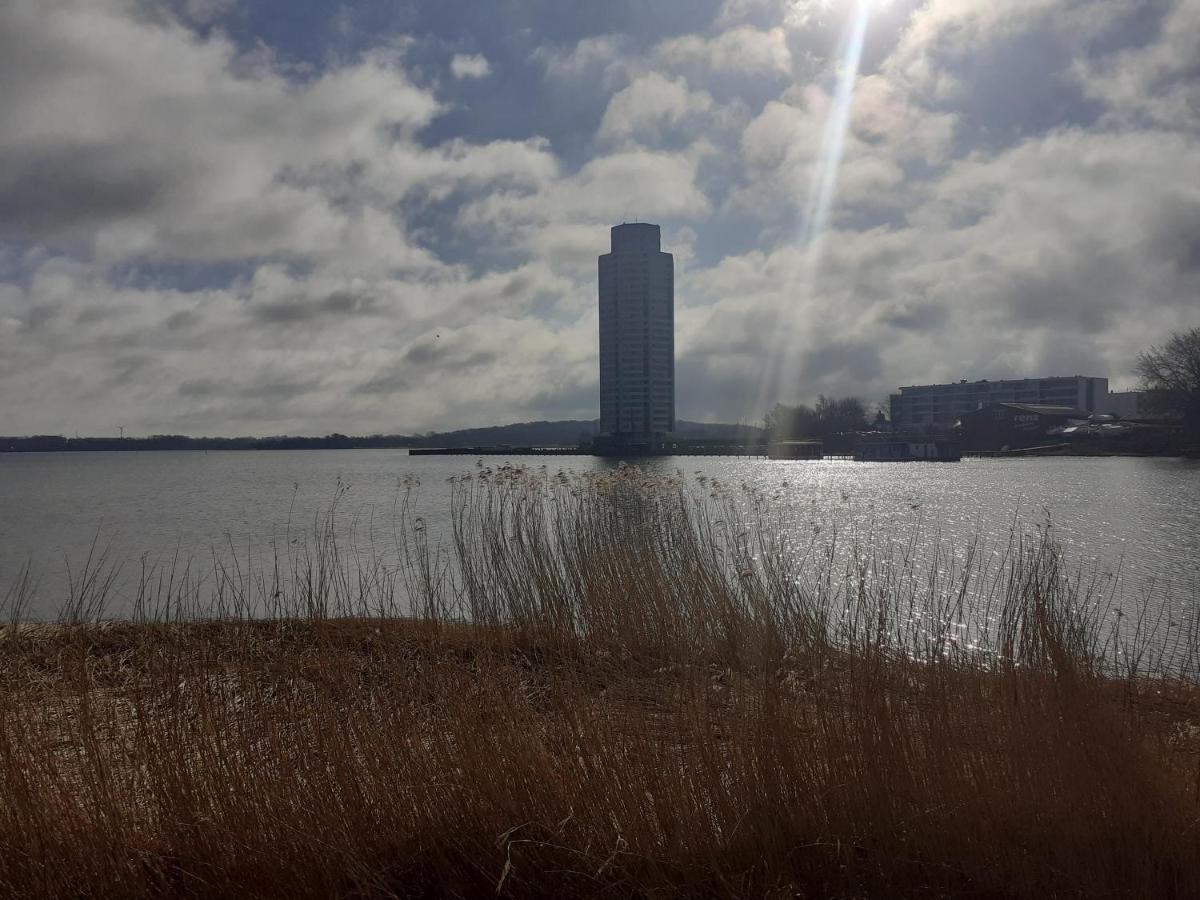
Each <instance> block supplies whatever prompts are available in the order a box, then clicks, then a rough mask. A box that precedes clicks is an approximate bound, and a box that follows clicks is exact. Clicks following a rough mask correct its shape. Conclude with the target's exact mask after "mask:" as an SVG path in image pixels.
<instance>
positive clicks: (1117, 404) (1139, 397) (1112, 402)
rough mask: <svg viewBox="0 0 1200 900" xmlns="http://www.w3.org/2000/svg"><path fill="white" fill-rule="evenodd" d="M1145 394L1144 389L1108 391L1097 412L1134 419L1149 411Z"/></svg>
mask: <svg viewBox="0 0 1200 900" xmlns="http://www.w3.org/2000/svg"><path fill="white" fill-rule="evenodd" d="M1147 396H1148V395H1147V393H1146V392H1145V391H1109V393H1108V396H1107V397H1105V398H1104V402H1103V404H1102V406H1101V408H1100V409H1098V410H1097V412H1102V413H1108V414H1109V415H1113V416H1120V417H1121V418H1122V419H1136V418H1139V417H1141V416H1145V415H1148V414H1149V412H1150V410H1149V409H1147V403H1146V398H1147Z"/></svg>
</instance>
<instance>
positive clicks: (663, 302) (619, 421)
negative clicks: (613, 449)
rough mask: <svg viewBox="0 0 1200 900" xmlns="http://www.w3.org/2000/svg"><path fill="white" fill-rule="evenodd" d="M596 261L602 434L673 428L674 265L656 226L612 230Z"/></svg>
mask: <svg viewBox="0 0 1200 900" xmlns="http://www.w3.org/2000/svg"><path fill="white" fill-rule="evenodd" d="M611 235H612V237H611V240H612V249H611V251H610V252H609V253H605V254H604V255H603V256H601V257H600V433H601V434H607V435H620V436H629V437H653V436H654V435H661V434H666V433H668V432H671V431H674V430H675V261H674V259H673V258H672V256H671V254H670V253H663V252H662V249H661V246H662V238H661V234H660V231H659V227H658V226H657V225H649V224H642V223H638V224H632V225H630V224H626V225H616V226H614V227H613V228H612V232H611Z"/></svg>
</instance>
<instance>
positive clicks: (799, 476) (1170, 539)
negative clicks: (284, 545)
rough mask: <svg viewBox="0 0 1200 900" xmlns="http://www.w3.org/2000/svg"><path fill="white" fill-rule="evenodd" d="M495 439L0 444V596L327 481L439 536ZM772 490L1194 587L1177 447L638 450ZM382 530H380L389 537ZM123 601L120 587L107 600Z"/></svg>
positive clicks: (1196, 478) (348, 505)
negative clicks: (1144, 454)
mask: <svg viewBox="0 0 1200 900" xmlns="http://www.w3.org/2000/svg"><path fill="white" fill-rule="evenodd" d="M505 461H506V459H505V457H496V456H492V457H487V458H485V459H483V460H479V461H477V460H476V459H475V458H473V457H470V456H444V457H438V456H419V457H410V456H408V454H407V452H406V451H403V450H348V451H347V450H327V451H275V452H264V451H245V452H240V451H227V452H212V453H205V452H195V451H187V452H118V453H62V454H57V453H44V454H43V453H28V454H21V453H17V454H0V596H2V595H3V593H4V591H5V590H6V589H7V588H8V587H9V586H10V585H11V584H12V583H13V581H14V580H15V578H16V577H17V574H18V572H19V571H20V570H21V568H22V567H23V566H24V565H25V564H27V563H28V564H29V565H30V566H31V568H32V571H33V573H34V576H35V577H36V579H37V583H38V590H37V595H36V604H35V606H34V607H33V609H32V610H31V614H32V615H35V616H37V617H47V616H52V615H54V613H55V611H56V610H57V609H58V606H59V604H60V603H61V602H62V599H63V597H64V596H65V594H66V591H67V584H68V573H73V574H74V576H75V577H76V578H78V572H79V570H80V567H81V566H82V564H83V562H84V561H85V559H86V558H87V556H88V553H89V548H90V547H91V546H92V544H93V542H96V545H97V547H99V548H103V549H105V550H106V553H107V558H108V560H109V562H111V563H113V564H119V565H120V566H121V572H120V574H119V576H118V580H117V587H118V591H117V594H118V597H120V596H121V592H122V591H123V590H127V589H128V585H129V583H130V581H131V580H133V577H134V575H135V573H136V572H137V571H138V570H139V568H140V565H141V560H142V559H143V558H146V559H149V560H151V561H154V560H169V559H170V558H171V557H172V556H173V555H174V554H176V553H179V554H180V555H181V557H185V558H186V557H194V558H197V559H200V560H205V559H211V555H212V552H213V550H214V549H216V550H218V551H220V550H221V548H226V549H228V548H229V547H231V546H232V547H233V548H235V549H236V550H237V552H239V553H242V554H245V553H250V554H252V555H253V554H258V553H263V552H266V551H267V550H269V547H270V544H271V541H272V539H276V540H278V539H280V538H281V537H283V538H285V539H287V540H295V539H297V537H298V536H303V535H304V534H306V533H311V530H312V525H313V522H314V521H315V520H317V519H319V518H321V517H322V516H323V515H325V514H326V513H327V512H328V511H329V509H330V506H331V504H332V503H333V500H334V498H335V496H336V495H340V499H339V501H338V516H337V523H338V524H337V528H338V529H339V531H342V532H344V533H345V534H346V535H347V539H348V540H350V541H352V542H355V543H361V542H364V541H365V542H368V543H370V542H372V541H378V540H379V539H380V535H390V534H391V528H392V523H393V519H394V509H395V504H396V502H397V500H398V498H399V497H400V496H401V495H402V493H403V491H404V490H405V486H404V485H405V480H406V478H407V479H409V480H410V481H411V480H413V479H415V480H416V481H417V482H419V486H417V487H416V488H415V490H416V494H415V504H416V508H417V510H418V511H419V512H420V513H421V514H422V515H423V516H424V517H425V520H426V522H427V523H428V533H429V534H430V535H431V536H432V537H433V538H434V539H435V540H436V539H438V537H439V536H441V535H444V534H445V527H446V525H447V523H448V517H449V498H450V488H449V483H448V479H450V478H452V477H453V476H456V475H462V474H467V473H471V472H475V471H477V470H478V467H479V465H483V466H491V467H495V466H498V465H501V464H503V463H504V462H505ZM511 462H513V463H518V464H521V465H525V466H528V467H532V468H538V467H542V466H545V467H546V469H547V470H548V471H549V472H551V473H554V472H558V471H567V472H583V471H587V470H593V469H602V468H607V467H611V466H613V465H615V463H614V462H612V461H611V460H604V459H597V458H593V457H587V456H561V457H545V456H540V457H513V458H512V459H511ZM639 464H640V465H642V466H643V468H645V469H647V470H649V471H652V472H666V473H673V472H681V473H683V474H684V475H685V477H686V478H687V479H688V480H689V481H690V482H691V483H692V484H694V485H695V489H696V490H697V491H704V490H709V489H710V486H711V484H712V482H713V480H716V481H718V482H720V483H721V484H723V485H726V486H737V487H740V486H742V485H748V486H751V487H753V488H755V489H757V490H758V491H760V492H761V493H762V494H763V495H764V496H768V497H770V498H772V500H771V503H772V508H773V510H774V512H775V514H776V516H777V517H778V518H777V522H778V526H777V527H779V528H782V529H785V530H788V531H791V532H794V533H795V534H796V535H797V536H798V537H799V538H801V539H804V538H805V536H811V535H812V534H814V533H822V534H830V533H833V532H835V531H836V532H839V533H841V534H847V533H855V534H858V535H859V536H860V537H862V536H866V539H867V540H873V541H881V542H883V541H897V540H905V539H908V538H909V537H911V536H912V535H913V534H914V531H915V532H916V533H917V534H918V535H920V536H921V539H922V540H925V539H932V538H933V537H934V536H935V535H936V536H939V537H940V539H941V540H942V541H944V542H945V543H947V544H948V545H950V546H953V547H959V548H961V547H965V546H966V544H967V543H968V542H969V541H970V540H971V538H972V537H979V538H981V539H982V540H983V541H984V542H985V545H987V546H991V547H996V546H1002V545H1003V543H1004V542H1005V540H1006V539H1007V536H1008V535H1009V533H1010V531H1011V530H1012V529H1013V528H1014V527H1015V528H1017V529H1018V530H1031V529H1036V528H1037V527H1039V526H1043V525H1045V524H1046V523H1047V522H1049V523H1051V524H1052V526H1053V529H1054V532H1055V534H1056V535H1057V537H1058V540H1059V541H1061V543H1062V545H1063V547H1064V549H1065V551H1066V555H1067V558H1068V559H1069V560H1070V561H1071V563H1072V564H1078V565H1082V566H1084V567H1085V568H1086V569H1088V570H1094V572H1095V573H1096V574H1098V575H1099V576H1101V577H1104V576H1108V575H1116V574H1119V575H1120V579H1121V581H1120V583H1121V587H1120V592H1121V595H1122V596H1123V597H1125V598H1127V599H1129V600H1132V599H1136V598H1139V597H1142V596H1146V595H1148V594H1152V595H1154V596H1158V597H1170V598H1172V600H1173V602H1181V603H1182V602H1186V603H1191V602H1192V601H1193V600H1194V599H1195V598H1196V597H1197V596H1198V595H1200V590H1198V587H1197V585H1198V582H1200V565H1198V560H1200V463H1197V462H1196V461H1188V460H1181V459H1173V458H1040V459H1039V458H1032V459H1020V460H975V459H972V460H964V461H963V462H961V463H954V464H926V463H855V462H850V461H841V460H836V461H835V460H828V461H822V462H811V461H774V460H764V459H757V458H740V457H668V458H658V459H649V460H642V461H640V463H639ZM385 542H386V543H389V544H390V537H388V538H387V540H386V541H385ZM111 611H112V612H113V613H115V614H120V613H121V611H122V606H121V603H120V602H118V603H117V604H116V605H114V607H113V608H112V610H111Z"/></svg>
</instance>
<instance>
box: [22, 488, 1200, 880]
mask: <svg viewBox="0 0 1200 900" xmlns="http://www.w3.org/2000/svg"><path fill="white" fill-rule="evenodd" d="M452 489H453V520H452V527H451V528H450V530H449V533H448V534H447V535H446V537H445V539H444V540H438V539H437V538H435V537H434V536H432V535H430V534H429V532H428V529H427V528H426V527H425V524H424V522H423V521H422V520H420V518H419V517H418V516H417V515H416V512H415V510H416V506H415V505H414V504H413V503H412V502H411V498H410V497H409V496H408V495H402V496H401V497H400V498H399V499H398V502H397V507H396V511H395V516H394V519H395V522H394V528H389V529H388V534H387V535H386V536H384V537H380V538H379V539H378V540H377V541H372V542H371V544H370V547H371V549H369V550H367V551H365V552H364V551H362V550H357V549H355V547H358V546H360V543H361V542H353V541H350V542H347V541H345V540H343V538H342V537H340V535H342V534H343V531H342V530H341V524H339V520H338V518H337V516H338V510H337V505H336V504H335V505H334V507H333V508H331V510H330V512H329V514H328V516H326V517H325V518H324V519H322V520H321V521H319V522H318V523H316V526H315V528H314V529H313V530H312V531H311V532H310V533H308V534H307V535H306V536H305V539H304V540H302V541H301V540H297V543H295V544H293V543H292V540H293V538H292V536H291V535H290V534H289V535H288V538H287V540H285V541H283V542H281V545H280V548H279V549H278V550H277V551H276V552H274V553H272V554H268V555H267V556H266V557H265V558H263V559H256V558H254V557H253V556H252V555H249V554H248V555H246V556H241V555H239V554H238V553H235V552H234V551H233V548H227V550H226V551H224V552H222V553H216V554H214V555H213V557H212V561H211V563H209V564H207V565H205V566H204V567H203V568H201V567H200V566H199V564H198V563H196V562H195V561H190V562H189V561H180V560H175V561H173V562H172V563H171V564H169V565H167V566H166V567H162V568H159V567H154V566H150V565H149V564H146V567H145V569H144V570H143V571H142V572H140V573H138V577H137V578H136V579H135V581H136V584H137V585H138V586H137V588H136V591H135V593H136V598H135V601H136V602H135V606H134V611H133V615H132V616H131V617H129V618H128V619H126V620H123V621H113V620H109V619H106V618H105V615H104V611H105V609H106V600H108V599H109V598H108V596H107V592H110V591H111V590H112V586H113V585H114V584H115V583H116V579H115V578H114V577H113V575H114V571H115V567H114V566H112V565H110V564H109V563H108V561H107V560H105V559H104V556H103V554H102V553H99V552H97V553H96V554H95V555H94V556H93V558H91V559H90V560H89V561H88V563H87V565H85V566H84V567H83V569H82V571H81V572H79V573H77V574H76V577H74V578H73V580H72V584H73V587H72V596H71V598H70V599H69V601H68V602H67V603H66V604H65V606H64V609H63V614H62V616H61V617H60V620H59V621H58V622H56V623H53V624H46V625H36V624H32V623H29V622H26V621H24V620H23V617H24V611H25V610H27V609H29V608H30V597H29V594H30V591H31V590H32V587H31V585H32V579H30V578H29V577H28V576H27V575H26V576H24V577H23V578H21V579H18V582H17V584H16V586H15V587H14V588H13V589H12V590H11V591H10V592H9V594H8V596H7V600H6V604H7V608H8V610H9V613H10V615H9V618H10V622H9V625H8V626H6V628H5V634H4V640H3V641H0V661H2V664H0V771H2V773H3V777H2V778H0V892H2V893H4V894H6V895H11V896H46V897H66V896H71V897H79V896H126V897H138V896H192V895H195V896H214V897H222V896H230V897H234V896H236V897H246V896H255V897H291V898H294V897H297V896H304V897H307V896H350V897H418V896H420V897H425V896H461V897H472V896H496V895H500V896H514V897H516V896H520V897H526V896H533V897H538V896H544V897H575V896H594V895H605V896H630V897H635V896H636V897H643V896H645V897H650V896H676V895H679V896H696V897H708V896H728V897H741V896H778V897H784V896H787V897H792V896H811V897H823V896H832V897H868V896H888V897H891V896H919V897H935V896H936V897H944V896H974V897H1021V898H1024V897H1030V898H1033V897H1039V898H1040V897H1053V896H1069V897H1193V896H1200V865H1198V864H1197V860H1198V859H1200V831H1198V830H1197V824H1198V817H1200V689H1198V687H1197V681H1196V675H1195V673H1196V671H1197V669H1196V662H1197V659H1198V656H1200V655H1198V654H1197V634H1198V633H1200V628H1198V626H1197V622H1196V621H1195V618H1194V617H1193V618H1191V619H1188V620H1186V621H1179V620H1173V621H1170V622H1165V623H1164V622H1161V621H1159V620H1158V618H1157V617H1156V615H1154V614H1152V613H1151V611H1150V610H1149V609H1147V610H1146V611H1143V612H1142V613H1141V614H1139V613H1138V611H1136V610H1128V609H1119V608H1117V606H1116V603H1117V601H1116V599H1115V598H1114V595H1113V594H1112V593H1111V589H1109V588H1107V587H1105V588H1104V590H1102V589H1101V585H1102V584H1104V583H1103V582H1099V581H1096V580H1093V579H1090V578H1089V577H1088V576H1087V574H1086V573H1085V572H1081V571H1078V570H1074V571H1073V570H1071V569H1070V568H1069V567H1068V566H1067V564H1066V563H1065V562H1064V560H1063V558H1062V554H1061V552H1060V551H1059V550H1058V548H1057V547H1056V546H1055V544H1054V541H1053V540H1052V535H1051V533H1050V532H1049V531H1048V530H1042V531H1039V532H1035V533H1033V534H1030V535H1022V534H1014V536H1013V538H1012V540H1011V541H1010V542H1009V543H1008V545H1007V546H1006V547H1004V548H1000V552H999V553H998V554H992V553H991V552H984V550H985V549H986V548H982V547H981V546H980V545H979V544H978V543H976V544H974V545H971V546H968V547H966V548H950V547H947V546H945V545H944V544H942V542H940V541H937V540H933V539H930V540H928V541H922V540H921V539H920V538H918V537H914V538H913V539H912V540H910V541H908V542H905V543H901V544H894V545H892V546H891V548H890V549H885V550H880V549H878V545H877V544H874V543H870V542H867V541H865V540H856V537H855V536H854V535H839V534H833V535H820V536H819V537H815V538H813V539H812V540H811V541H809V542H807V543H805V544H803V545H797V544H795V543H794V542H793V543H789V542H788V541H787V540H785V538H784V537H783V532H782V531H781V530H780V529H779V528H777V527H776V521H775V519H774V515H775V511H774V507H773V503H774V501H773V500H772V499H771V498H769V497H764V496H761V495H755V494H753V493H750V494H747V493H745V492H742V491H739V490H738V489H727V488H726V487H725V486H722V485H712V484H710V483H703V484H700V485H697V484H695V483H686V482H685V481H683V480H682V479H677V478H650V477H648V476H646V475H645V474H644V473H642V472H639V471H638V470H636V469H622V470H617V471H615V472H611V473H608V474H605V475H592V476H567V475H552V474H548V473H544V472H539V471H530V470H524V469H517V468H509V467H502V468H500V469H484V470H481V471H479V472H477V473H474V474H473V475H472V476H471V477H469V478H463V479H460V480H458V481H456V483H455V484H454V485H453V488H452ZM1105 591H1108V593H1105ZM1117 612H1121V613H1123V615H1121V616H1117V615H1116V613H1117Z"/></svg>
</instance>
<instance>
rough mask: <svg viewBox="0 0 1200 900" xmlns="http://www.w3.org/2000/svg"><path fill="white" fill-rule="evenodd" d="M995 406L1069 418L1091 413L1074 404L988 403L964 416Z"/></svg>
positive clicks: (1078, 417)
mask: <svg viewBox="0 0 1200 900" xmlns="http://www.w3.org/2000/svg"><path fill="white" fill-rule="evenodd" d="M995 406H1005V407H1008V408H1009V409H1015V410H1019V411H1020V412H1027V413H1035V414H1036V415H1039V416H1066V417H1067V418H1069V419H1086V418H1087V417H1088V416H1090V415H1091V413H1089V412H1084V411H1083V410H1082V409H1075V407H1073V406H1048V405H1045V404H1041V403H988V404H985V405H984V406H981V407H979V409H973V410H971V411H970V412H966V413H963V415H964V416H969V415H972V414H974V413H979V412H983V411H984V410H987V409H992V408H993V407H995Z"/></svg>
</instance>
